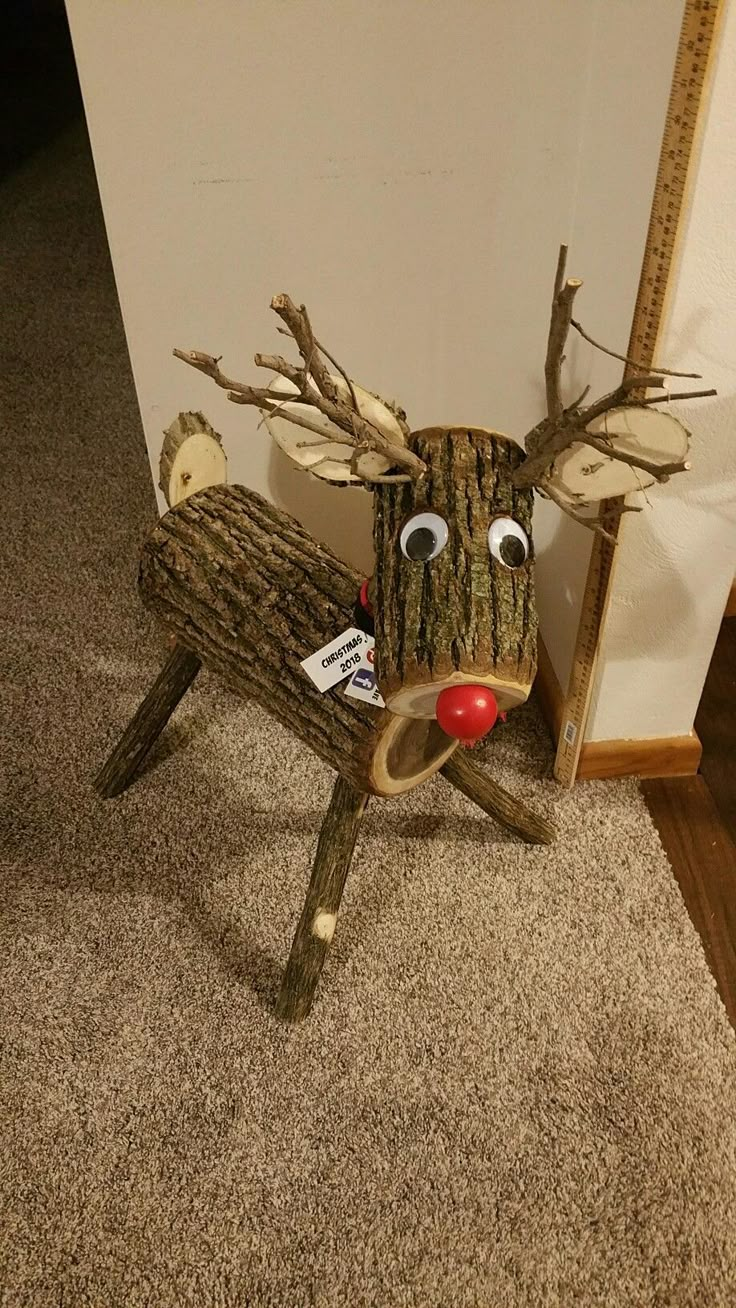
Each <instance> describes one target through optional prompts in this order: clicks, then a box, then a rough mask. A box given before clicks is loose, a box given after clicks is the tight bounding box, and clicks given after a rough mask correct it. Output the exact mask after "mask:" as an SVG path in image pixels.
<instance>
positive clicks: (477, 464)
mask: <svg viewBox="0 0 736 1308" xmlns="http://www.w3.org/2000/svg"><path fill="white" fill-rule="evenodd" d="M409 444H410V446H411V448H412V449H413V450H414V452H415V453H416V454H417V455H418V456H419V457H420V458H421V459H422V460H423V461H424V462H425V463H426V465H427V469H428V472H427V476H426V477H424V478H423V479H421V480H420V481H418V482H406V483H400V484H394V485H388V486H379V487H377V488H376V491H375V496H376V512H375V532H374V537H375V548H376V570H375V574H374V578H373V593H374V596H375V600H374V606H375V622H376V670H377V680H378V684H379V686H380V688H381V693H382V695H383V697H384V699H385V700H386V703H387V705H388V706H389V707H391V704H392V700H393V699H394V698H395V697H396V696H397V695H399V694H400V692H404V693H405V692H406V691H407V689H409V688H411V687H421V686H422V685H432V684H434V683H443V682H452V681H455V680H463V679H466V680H469V681H470V680H473V679H474V678H478V679H482V678H495V679H497V680H498V681H499V682H500V683H501V682H505V683H508V686H509V687H510V688H514V687H517V688H518V691H519V693H517V694H514V692H513V689H512V691H511V693H510V695H509V698H508V700H507V701H506V703H507V704H511V703H513V702H519V701H521V700H523V699H526V696H527V694H528V691H529V687H530V686H531V683H532V681H533V679H534V674H535V671H536V633H537V616H536V607H535V602H534V576H533V568H534V565H533V551H532V550H531V546H530V554H529V558H528V559H527V561H526V563H525V564H524V565H523V566H522V567H520V568H518V569H516V570H512V569H509V568H506V567H504V566H503V564H501V563H499V562H497V561H496V560H495V559H494V558H492V556H491V553H490V550H489V546H488V528H489V526H490V524H491V522H492V520H493V519H494V518H496V517H499V516H504V517H510V518H514V519H515V520H516V522H518V523H519V524H520V525H521V526H522V527H523V528H524V529H525V531H526V533H527V535H528V537H529V540H530V542H531V525H532V524H531V520H532V501H533V495H532V492H531V491H530V490H519V489H517V488H516V487H515V486H514V483H513V480H512V476H513V473H514V470H515V469H516V468H517V467H518V466H519V465H520V464H521V463H522V462H523V458H524V453H523V451H522V450H521V449H520V447H519V446H517V445H516V444H515V443H514V442H513V441H511V440H509V439H508V438H507V437H505V436H500V435H498V434H497V433H494V432H486V431H480V430H477V429H468V428H465V427H462V428H443V427H436V428H428V429H427V430H426V431H420V432H415V433H414V434H413V435H412V436H411V438H410V441H409ZM420 510H431V511H433V512H435V513H438V514H439V515H440V516H441V517H443V518H444V519H445V521H446V522H447V525H448V527H449V540H448V543H447V545H446V547H445V548H444V549H443V550H442V551H441V553H440V554H439V555H438V556H437V557H436V558H434V559H432V560H430V561H429V562H426V563H424V562H421V561H414V560H411V559H407V558H404V557H403V555H402V553H401V550H400V548H399V536H400V532H401V528H402V526H403V524H404V522H405V521H406V519H407V518H408V517H409V515H410V514H412V513H415V512H419V511H420ZM499 702H500V703H501V707H504V703H503V701H502V700H499ZM396 703H397V706H398V701H396Z"/></svg>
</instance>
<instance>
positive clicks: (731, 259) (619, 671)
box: [589, 4, 736, 740]
mask: <svg viewBox="0 0 736 1308" xmlns="http://www.w3.org/2000/svg"><path fill="white" fill-rule="evenodd" d="M734 124H736V5H734V4H731V5H729V6H727V8H726V12H725V15H724V23H723V30H722V32H721V36H720V41H719V46H718V51H717V64H716V67H715V69H714V75H713V77H712V80H711V85H710V102H709V104H708V105H707V107H706V112H705V113H704V115H703V117H702V119H701V124H700V134H699V139H700V150H699V158H698V159H697V161H696V162H697V166H696V168H695V170H694V174H693V177H692V186H691V202H690V207H689V211H688V215H687V225H686V228H685V230H684V232H683V239H682V241H681V243H680V249H679V259H678V268H677V270H676V280H675V289H674V293H673V294H672V297H671V300H670V304H669V311H668V313H667V317H666V322H665V325H664V329H663V332H662V338H661V349H660V359H661V360H662V361H663V362H664V363H665V365H669V366H670V367H673V368H677V367H678V366H680V367H682V368H685V367H687V369H688V370H693V371H697V372H701V373H702V374H703V377H704V379H705V384H706V385H708V386H715V387H716V388H717V390H718V396H717V398H715V399H712V400H699V401H691V403H690V404H689V405H686V404H678V405H677V406H676V408H677V413H678V416H679V417H680V418H681V419H682V421H683V422H684V423H685V425H686V426H688V427H689V428H690V429H691V430H692V432H693V436H694V439H693V444H692V450H691V458H692V463H693V471H692V472H691V473H689V474H688V475H687V476H684V475H683V476H680V477H676V478H674V479H673V480H672V481H671V482H669V483H668V485H667V486H666V487H662V488H660V489H658V490H657V492H656V511H652V512H647V513H642V514H637V515H634V514H631V515H629V517H628V519H627V520H626V524H625V531H624V532H623V533H622V539H621V543H620V545H619V550H618V554H619V557H618V560H617V574H616V579H615V590H614V595H613V601H612V604H611V609H610V613H609V619H608V623H607V626H606V631H605V635H604V640H603V645H602V649H601V673H600V677H599V680H598V687H597V694H596V703H595V706H594V711H593V713H592V714H591V721H590V729H589V735H590V736H591V738H593V739H595V740H606V739H610V738H612V737H627V736H628V737H644V736H654V737H656V736H670V735H672V736H674V735H679V734H685V733H687V732H688V731H689V730H690V729H691V727H692V724H693V719H694V717H695V712H696V710H697V707H698V701H699V699H700V693H701V690H702V686H703V682H704V680H705V675H706V672H707V670H708V664H709V662H710V657H711V653H712V650H713V646H714V644H715V641H716V637H717V635H718V629H719V627H720V623H721V618H722V615H723V610H724V607H725V603H726V598H727V596H728V591H729V588H730V585H731V582H732V580H733V576H734V565H735V564H736V131H735V130H734ZM694 384H695V383H688V384H687V385H694ZM687 385H686V387H685V389H687ZM652 498H654V496H652Z"/></svg>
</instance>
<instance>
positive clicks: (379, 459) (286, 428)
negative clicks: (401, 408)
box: [262, 376, 406, 486]
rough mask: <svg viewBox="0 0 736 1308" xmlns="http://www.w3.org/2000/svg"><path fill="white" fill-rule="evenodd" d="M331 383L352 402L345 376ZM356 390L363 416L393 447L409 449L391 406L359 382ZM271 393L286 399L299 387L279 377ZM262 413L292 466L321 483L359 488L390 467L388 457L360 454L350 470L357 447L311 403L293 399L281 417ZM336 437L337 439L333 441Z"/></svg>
mask: <svg viewBox="0 0 736 1308" xmlns="http://www.w3.org/2000/svg"><path fill="white" fill-rule="evenodd" d="M332 381H333V382H334V384H335V386H336V387H337V390H338V393H339V398H340V400H341V401H342V402H343V403H346V404H350V403H351V402H352V396H351V394H350V388H349V387H348V385H347V382H346V381H345V380H344V378H343V377H335V376H333V377H332ZM352 386H353V391H354V393H355V398H356V400H357V402H358V411H359V413H360V416H361V417H362V418H364V419H365V420H366V421H367V422H369V423H371V425H372V426H373V427H376V428H377V429H378V430H379V431H380V432H382V433H383V434H384V436H387V437H388V439H389V440H390V441H391V442H392V444H394V445H399V446H405V444H406V441H405V438H404V432H403V430H402V428H401V425H400V423H399V421H398V419H397V418H396V417H395V416H394V414H393V413H392V412H391V410H390V409H389V407H388V405H386V404H384V403H383V401H382V400H379V399H377V398H376V396H375V395H372V394H371V393H370V391H367V390H365V389H364V388H363V387H362V386H358V384H357V383H356V382H353V384H352ZM269 390H270V391H272V392H273V394H274V395H275V396H279V395H284V396H285V397H288V396H289V395H294V394H297V387H296V386H295V385H294V383H293V382H290V381H288V380H287V378H285V377H277V378H276V379H275V381H274V382H273V383H272V385H271V386H270V387H269ZM262 412H263V419H264V422H265V424H266V427H267V428H268V430H269V432H270V434H271V435H272V436H273V439H274V440H275V442H276V444H277V445H278V446H279V448H280V449H282V450H283V451H284V454H286V455H288V457H289V459H290V460H291V462H292V463H294V464H296V465H297V467H299V468H304V469H305V470H306V471H307V472H311V473H312V474H313V475H314V476H315V477H319V478H321V479H322V480H323V481H331V482H336V483H338V484H340V485H343V486H344V485H355V486H360V485H362V484H363V482H365V481H370V479H371V478H372V477H380V476H382V475H383V474H385V473H386V472H388V470H389V468H390V467H391V466H392V464H391V461H390V460H389V459H388V458H384V456H383V455H381V454H376V453H374V452H373V451H369V452H368V453H366V454H361V455H360V456H359V458H358V460H357V471H356V472H352V471H351V468H350V462H351V459H352V457H353V454H354V448H353V446H352V445H347V444H346V443H345V440H344V433H343V432H342V431H341V430H340V428H339V427H338V426H337V425H336V424H335V423H334V422H331V421H330V419H329V418H327V417H326V416H325V415H324V414H323V413H320V412H319V411H318V410H316V409H314V408H313V407H312V406H311V405H308V404H303V403H299V402H298V401H290V400H288V398H287V399H286V401H285V403H284V404H283V406H282V407H281V410H280V412H279V413H266V412H265V411H263V410H262ZM289 413H291V414H293V416H294V418H296V419H299V418H301V419H303V420H304V421H305V422H307V423H309V427H310V428H317V429H318V430H309V429H308V428H306V427H302V426H298V425H296V423H295V422H294V421H293V420H290V419H289V417H287V414H289ZM332 437H334V439H331V438H332Z"/></svg>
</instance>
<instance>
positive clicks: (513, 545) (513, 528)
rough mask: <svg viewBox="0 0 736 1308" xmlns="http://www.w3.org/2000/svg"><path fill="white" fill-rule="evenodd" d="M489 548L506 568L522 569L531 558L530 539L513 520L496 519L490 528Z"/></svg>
mask: <svg viewBox="0 0 736 1308" xmlns="http://www.w3.org/2000/svg"><path fill="white" fill-rule="evenodd" d="M488 548H489V550H490V551H491V554H492V555H493V557H494V559H498V562H499V563H502V564H503V566H504V567H505V568H520V567H522V565H523V564H524V563H526V561H527V559H528V558H529V537H528V536H527V534H526V532H525V531H524V528H523V527H520V526H519V524H518V522H514V519H513V518H494V519H493V522H492V523H491V525H490V527H489V528H488Z"/></svg>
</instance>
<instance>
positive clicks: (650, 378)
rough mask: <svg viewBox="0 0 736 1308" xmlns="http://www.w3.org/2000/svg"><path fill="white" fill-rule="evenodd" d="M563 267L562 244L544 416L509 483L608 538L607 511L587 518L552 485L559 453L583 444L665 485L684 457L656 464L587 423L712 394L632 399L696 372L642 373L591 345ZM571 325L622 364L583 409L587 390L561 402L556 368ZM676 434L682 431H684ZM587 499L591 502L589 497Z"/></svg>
mask: <svg viewBox="0 0 736 1308" xmlns="http://www.w3.org/2000/svg"><path fill="white" fill-rule="evenodd" d="M566 263H567V246H566V245H562V246H560V252H559V256H558V260H557V270H556V273H555V286H554V293H553V296H552V314H551V317H550V326H549V336H548V339H547V355H546V359H545V365H544V376H545V388H546V396H547V416H546V417H545V418H543V419H542V421H541V422H539V423H537V425H536V427H534V428H532V430H531V431H530V432H528V433H527V436H526V438H525V442H524V443H525V446H526V451H527V457H526V459H525V460H524V462H523V463H522V464H521V465H520V467H519V468H517V470H516V472H515V473H514V481H515V483H516V485H517V486H525V487H536V488H537V489H538V490H539V491H540V492H541V493H542V494H543V495H545V496H546V497H548V498H549V499H551V500H553V501H554V502H555V503H556V504H558V505H559V507H560V508H561V509H563V511H564V512H565V513H567V514H569V516H570V517H572V518H575V520H576V521H578V522H582V523H584V525H585V526H588V527H591V528H592V529H593V530H595V531H600V532H602V534H603V535H606V536H609V535H610V533H609V532H607V531H606V529H605V526H604V525H603V524H604V520H605V519H606V518H608V517H610V515H611V513H612V512H613V510H609V512H608V513H605V514H603V515H602V516H601V517H598V518H588V517H586V516H585V515H584V514H583V513H581V512H580V510H581V509H585V508H589V507H591V506H590V503H589V502H588V501H586V499H585V496H583V495H577V496H572V497H571V495H570V493H569V492H563V491H561V489H560V487H559V486H558V485H556V484H555V481H554V473H555V462H556V460H557V459H558V458H559V456H560V455H561V454H562V453H563V451H565V450H567V449H569V448H570V446H572V445H575V444H580V445H587V446H589V447H591V448H592V449H594V450H596V451H597V452H598V453H599V454H602V455H604V456H605V458H606V460H610V459H612V460H614V461H615V462H619V463H624V464H628V465H629V466H630V467H632V468H638V469H639V470H640V471H641V472H643V473H645V474H646V475H647V476H648V477H651V478H653V479H654V480H655V481H667V479H668V477H670V476H671V475H672V474H673V473H676V472H687V471H689V469H690V466H691V465H690V463H689V462H688V461H687V460H686V459H684V458H678V459H673V460H671V461H670V462H664V461H662V462H656V461H654V460H652V459H650V458H646V457H644V456H643V455H641V456H640V455H639V454H638V453H636V452H632V451H631V449H630V448H621V447H620V446H619V445H616V444H614V441H613V439H612V437H613V436H614V435H615V433H612V434H611V436H609V435H608V433H607V432H606V431H605V429H604V431H603V432H600V431H590V430H589V427H590V425H591V423H593V422H594V421H595V420H596V419H599V418H601V417H603V416H604V415H606V414H608V413H609V412H611V410H613V409H618V410H621V409H629V410H632V411H634V410H637V409H639V410H641V409H644V408H646V406H648V405H652V404H657V403H661V402H662V401H671V400H694V399H699V398H700V397H702V396H707V395H715V394H716V392H715V391H714V390H702V391H678V392H676V393H675V394H672V393H668V394H666V395H663V396H649V397H644V398H638V395H637V392H639V393H641V392H643V391H645V390H648V389H653V388H657V389H664V388H665V386H666V383H665V380H664V379H665V377H698V376H699V374H698V373H685V372H675V371H673V370H672V369H669V368H657V369H654V368H651V369H646V368H643V367H642V366H641V365H640V364H637V363H636V362H635V361H634V360H633V359H630V358H628V357H627V356H626V355H621V354H616V353H614V351H612V350H607V349H605V347H604V346H602V345H599V344H598V342H597V341H594V340H593V339H592V337H590V336H589V335H588V334H587V332H585V331H584V330H583V328H582V327H581V325H580V323H579V322H577V321H575V319H573V317H572V309H573V300H574V298H575V295H576V294H577V292H578V290H579V289H580V287H581V285H582V282H581V281H579V280H578V279H577V278H574V277H567V278H566V276H565V268H566ZM571 326H572V327H574V328H575V330H576V331H577V332H578V333H579V334H580V335H581V336H582V337H583V338H584V339H585V340H586V341H589V342H590V344H591V345H593V346H594V347H595V348H596V349H599V350H602V351H603V352H604V353H605V354H609V355H612V356H613V358H616V359H620V360H621V361H622V362H623V363H625V364H626V368H627V373H628V375H626V376H625V377H624V380H623V381H622V382H621V384H620V385H619V386H617V387H616V388H615V390H613V391H610V392H609V394H608V395H603V396H602V397H601V398H600V399H599V400H595V401H594V402H593V403H592V404H589V405H587V406H585V407H583V403H582V402H583V400H584V399H585V397H586V395H587V388H586V390H585V391H584V392H583V394H582V395H580V396H579V397H578V399H577V400H575V402H574V403H573V404H570V405H568V407H567V408H566V407H565V405H564V403H563V399H562V390H561V370H562V364H563V362H564V358H565V353H564V352H565V345H566V342H567V337H568V333H569V330H570V327H571ZM674 425H675V424H674V423H673V426H674ZM682 431H683V432H684V429H682ZM591 498H595V496H592V497H591ZM630 507H631V506H623V507H619V508H618V509H617V510H616V512H628V511H629V509H630Z"/></svg>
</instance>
